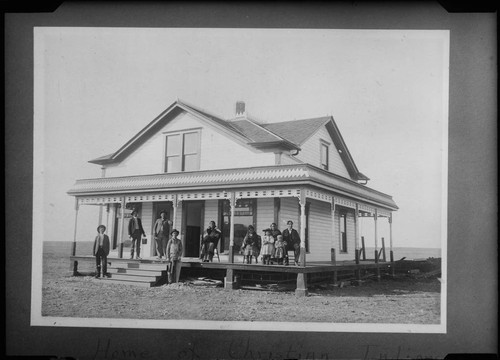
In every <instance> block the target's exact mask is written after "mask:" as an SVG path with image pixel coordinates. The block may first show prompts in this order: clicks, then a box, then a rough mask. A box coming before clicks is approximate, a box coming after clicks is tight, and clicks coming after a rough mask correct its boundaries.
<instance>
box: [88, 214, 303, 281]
mask: <svg viewBox="0 0 500 360" xmlns="http://www.w3.org/2000/svg"><path fill="white" fill-rule="evenodd" d="M131 215H132V217H131V219H130V220H129V224H128V233H129V238H130V239H131V242H132V243H131V248H130V258H131V259H133V258H134V253H135V254H136V259H141V257H140V252H141V237H142V238H143V239H145V237H146V233H145V231H144V228H143V227H142V221H141V219H140V218H139V217H138V212H137V211H136V210H134V211H132V213H131ZM167 216H168V214H167V212H166V211H164V210H163V211H161V212H160V218H159V219H157V220H156V222H155V224H154V226H153V233H154V237H155V241H156V250H157V253H158V256H157V259H158V260H161V259H165V260H167V261H168V262H169V268H168V278H169V279H168V281H169V283H171V282H177V281H179V274H180V268H181V266H182V265H181V257H182V253H183V247H182V241H181V240H180V238H179V231H178V230H177V229H172V230H171V226H172V225H173V223H172V221H171V220H169V219H168V218H167ZM105 231H106V227H105V226H104V225H99V226H98V228H97V232H98V235H97V236H96V238H95V240H94V247H93V255H94V256H95V257H96V277H100V275H101V270H102V275H103V276H108V274H107V266H106V265H107V256H108V255H109V248H110V241H109V237H108V235H106V234H104V232H105ZM263 232H264V235H263V236H262V237H261V236H260V235H258V234H257V233H256V232H255V227H254V226H253V225H249V226H248V231H247V234H246V235H245V238H244V239H243V242H242V245H241V251H242V253H243V256H244V262H245V263H247V264H251V263H252V258H255V263H258V262H259V261H258V258H259V256H261V257H262V263H263V264H264V265H271V264H274V262H276V263H277V264H278V265H289V257H288V253H289V251H293V253H294V260H295V265H299V258H300V236H299V234H298V232H297V230H295V229H294V228H293V221H291V220H289V221H288V222H287V228H286V229H285V230H283V232H281V231H280V230H279V229H278V228H277V226H276V224H275V223H272V224H271V226H270V227H269V228H267V229H264V230H263ZM221 237H222V232H221V231H220V230H219V229H218V228H217V226H216V224H215V222H214V221H210V223H209V226H208V228H207V229H206V231H205V233H204V234H203V237H202V243H201V249H200V259H201V260H202V261H203V262H212V261H213V257H214V254H215V253H216V251H217V245H218V243H219V241H220V239H221Z"/></svg>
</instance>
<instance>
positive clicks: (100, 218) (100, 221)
mask: <svg viewBox="0 0 500 360" xmlns="http://www.w3.org/2000/svg"><path fill="white" fill-rule="evenodd" d="M101 177H106V168H105V167H104V166H103V167H101ZM102 207H103V204H99V222H98V224H99V225H101V224H102V213H103V211H102ZM106 228H107V226H106Z"/></svg>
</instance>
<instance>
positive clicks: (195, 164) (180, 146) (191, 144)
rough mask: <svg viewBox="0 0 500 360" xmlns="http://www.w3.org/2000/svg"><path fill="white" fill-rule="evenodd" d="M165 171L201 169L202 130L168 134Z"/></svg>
mask: <svg viewBox="0 0 500 360" xmlns="http://www.w3.org/2000/svg"><path fill="white" fill-rule="evenodd" d="M165 149H166V151H165V172H167V173H172V172H180V171H195V170H199V169H200V131H199V130H195V131H185V132H180V133H174V134H167V135H166V146H165Z"/></svg>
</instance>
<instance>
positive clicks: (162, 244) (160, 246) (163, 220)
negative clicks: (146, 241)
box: [153, 210, 172, 259]
mask: <svg viewBox="0 0 500 360" xmlns="http://www.w3.org/2000/svg"><path fill="white" fill-rule="evenodd" d="M167 217H168V214H167V212H166V211H165V210H162V211H161V212H160V218H159V219H157V220H156V222H155V225H154V227H153V232H154V234H155V240H156V251H157V253H158V259H161V258H162V256H165V259H166V258H167V243H168V237H169V233H170V225H172V221H170V220H168V219H167Z"/></svg>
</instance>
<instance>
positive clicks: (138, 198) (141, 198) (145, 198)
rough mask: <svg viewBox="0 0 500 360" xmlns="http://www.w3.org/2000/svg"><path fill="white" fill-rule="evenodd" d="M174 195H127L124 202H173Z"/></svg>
mask: <svg viewBox="0 0 500 360" xmlns="http://www.w3.org/2000/svg"><path fill="white" fill-rule="evenodd" d="M174 199H175V196H174V194H165V193H163V194H162V193H156V194H144V195H127V196H125V202H126V203H131V202H149V201H151V202H155V201H172V202H173V201H174Z"/></svg>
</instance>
